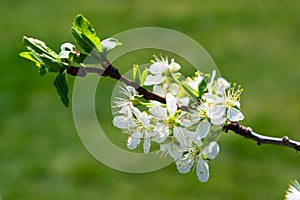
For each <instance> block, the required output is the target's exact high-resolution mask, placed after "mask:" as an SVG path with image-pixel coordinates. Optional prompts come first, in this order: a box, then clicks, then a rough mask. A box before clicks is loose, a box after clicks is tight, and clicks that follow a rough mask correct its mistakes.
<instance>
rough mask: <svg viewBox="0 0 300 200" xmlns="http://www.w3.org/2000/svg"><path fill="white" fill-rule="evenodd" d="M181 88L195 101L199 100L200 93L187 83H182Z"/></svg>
mask: <svg viewBox="0 0 300 200" xmlns="http://www.w3.org/2000/svg"><path fill="white" fill-rule="evenodd" d="M180 86H181V87H182V88H183V89H184V91H185V92H186V93H187V94H188V95H189V96H190V97H192V98H193V99H198V96H199V93H198V92H197V91H196V90H194V89H193V88H192V87H190V86H189V85H188V84H186V83H185V82H181V84H180Z"/></svg>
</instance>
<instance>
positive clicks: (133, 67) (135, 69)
mask: <svg viewBox="0 0 300 200" xmlns="http://www.w3.org/2000/svg"><path fill="white" fill-rule="evenodd" d="M138 69H139V66H138V65H136V64H134V65H133V66H132V77H133V82H136V81H137V80H136V75H137V73H138Z"/></svg>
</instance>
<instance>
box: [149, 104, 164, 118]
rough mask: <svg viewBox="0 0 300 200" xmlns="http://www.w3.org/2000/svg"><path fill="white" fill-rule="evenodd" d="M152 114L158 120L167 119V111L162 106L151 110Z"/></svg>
mask: <svg viewBox="0 0 300 200" xmlns="http://www.w3.org/2000/svg"><path fill="white" fill-rule="evenodd" d="M149 111H150V113H151V114H152V115H154V117H156V118H158V119H167V117H168V115H167V110H166V109H165V108H163V107H161V106H154V107H152V108H150V109H149Z"/></svg>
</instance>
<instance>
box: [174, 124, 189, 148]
mask: <svg viewBox="0 0 300 200" xmlns="http://www.w3.org/2000/svg"><path fill="white" fill-rule="evenodd" d="M173 132H174V137H175V138H176V140H177V141H178V142H179V144H180V146H181V147H185V146H186V138H185V135H184V133H183V131H182V129H181V128H178V127H174V129H173Z"/></svg>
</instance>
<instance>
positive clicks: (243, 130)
mask: <svg viewBox="0 0 300 200" xmlns="http://www.w3.org/2000/svg"><path fill="white" fill-rule="evenodd" d="M101 65H102V67H103V68H104V69H99V68H93V67H73V66H69V67H68V68H67V73H68V74H70V75H72V76H79V77H85V76H86V75H87V74H88V73H95V74H97V75H99V76H108V77H110V78H113V79H116V80H120V81H122V82H123V83H124V84H125V85H127V86H132V87H134V88H135V89H136V91H138V93H139V94H140V95H143V98H144V99H147V100H156V101H158V102H161V103H164V104H165V103H166V99H165V98H163V97H161V96H159V95H157V94H155V93H153V92H150V91H149V90H147V89H146V88H144V87H141V86H140V85H138V84H137V83H135V82H133V81H131V80H129V79H128V78H126V77H124V76H122V75H121V74H120V72H119V70H118V69H117V68H116V67H114V66H113V65H112V64H111V63H110V62H109V61H108V60H104V61H103V62H101ZM179 109H181V110H184V111H189V110H190V108H189V107H187V106H181V107H179ZM223 130H224V131H225V132H228V130H231V131H233V132H235V133H236V134H238V135H241V136H244V137H245V138H248V139H251V140H254V141H256V142H257V144H258V145H261V144H273V145H280V146H286V147H290V148H293V149H295V150H296V151H300V142H297V141H294V140H290V139H289V138H288V137H287V136H284V137H282V138H275V137H269V136H264V135H260V134H257V133H255V132H253V131H252V130H251V128H248V127H244V126H242V125H240V124H238V123H236V122H229V123H228V124H227V125H224V127H223Z"/></svg>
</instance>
